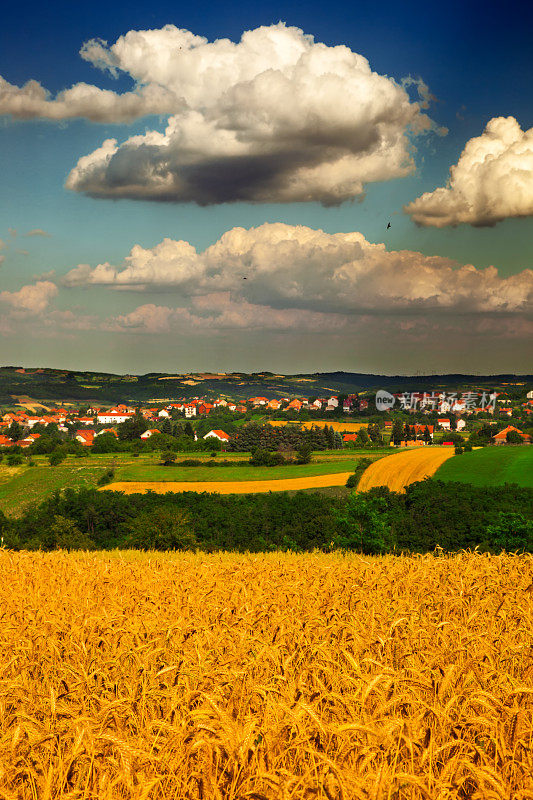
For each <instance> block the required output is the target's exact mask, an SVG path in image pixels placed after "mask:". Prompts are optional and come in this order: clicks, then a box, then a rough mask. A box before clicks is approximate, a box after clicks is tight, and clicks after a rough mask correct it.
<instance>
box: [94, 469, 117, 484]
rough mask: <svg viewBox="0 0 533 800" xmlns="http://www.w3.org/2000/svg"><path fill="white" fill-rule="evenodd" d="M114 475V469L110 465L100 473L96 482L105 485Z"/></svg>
mask: <svg viewBox="0 0 533 800" xmlns="http://www.w3.org/2000/svg"><path fill="white" fill-rule="evenodd" d="M114 477H115V469H114V467H110V468H109V469H106V471H105V472H104V473H103V474H102V475H100V477H99V478H98V480H97V484H98V486H105V484H106V483H111V481H112V480H113V478H114Z"/></svg>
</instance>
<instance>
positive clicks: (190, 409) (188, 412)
mask: <svg viewBox="0 0 533 800" xmlns="http://www.w3.org/2000/svg"><path fill="white" fill-rule="evenodd" d="M183 408H184V411H185V417H186V418H187V419H190V418H191V417H195V416H196V406H195V405H192V403H191V404H190V405H186V406H184V407H183Z"/></svg>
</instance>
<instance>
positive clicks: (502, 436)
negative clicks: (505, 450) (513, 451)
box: [492, 425, 531, 444]
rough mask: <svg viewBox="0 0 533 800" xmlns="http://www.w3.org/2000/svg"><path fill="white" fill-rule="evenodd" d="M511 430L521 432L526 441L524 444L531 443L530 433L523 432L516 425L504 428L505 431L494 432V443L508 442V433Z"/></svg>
mask: <svg viewBox="0 0 533 800" xmlns="http://www.w3.org/2000/svg"><path fill="white" fill-rule="evenodd" d="M511 431H516V432H517V433H518V434H520V436H521V437H522V439H523V441H524V444H530V443H531V436H530V435H529V433H522V431H521V430H519V429H518V428H515V427H514V425H508V426H507V427H506V428H504V429H503V431H500V432H499V433H495V434H494V436H493V437H492V440H493V442H494V444H507V434H508V433H510V432H511Z"/></svg>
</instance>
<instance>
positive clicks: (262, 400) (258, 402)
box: [248, 397, 268, 406]
mask: <svg viewBox="0 0 533 800" xmlns="http://www.w3.org/2000/svg"><path fill="white" fill-rule="evenodd" d="M248 402H249V403H253V405H254V406H266V404H267V403H268V397H250V399H249V401H248Z"/></svg>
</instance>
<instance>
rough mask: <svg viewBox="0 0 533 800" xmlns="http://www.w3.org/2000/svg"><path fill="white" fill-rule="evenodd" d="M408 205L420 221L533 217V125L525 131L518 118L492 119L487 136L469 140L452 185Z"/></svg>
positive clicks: (448, 222) (452, 172) (436, 223)
mask: <svg viewBox="0 0 533 800" xmlns="http://www.w3.org/2000/svg"><path fill="white" fill-rule="evenodd" d="M404 210H405V211H406V213H407V214H410V215H411V217H412V218H413V220H414V221H415V222H416V223H417V225H425V226H430V225H432V226H434V227H436V228H443V227H445V226H446V225H459V224H460V223H469V224H471V225H476V226H491V225H496V223H498V222H501V221H502V220H504V219H507V218H509V217H528V216H533V128H530V129H529V130H526V131H522V129H521V128H520V125H519V124H518V122H517V121H516V119H515V118H514V117H495V118H494V119H491V120H490V122H489V123H488V124H487V127H486V128H485V130H484V132H483V133H482V135H481V136H477V137H475V138H474V139H470V140H469V141H468V142H467V143H466V146H465V148H464V150H463V152H462V153H461V156H460V158H459V161H458V162H457V164H455V165H454V166H452V167H451V168H450V179H449V181H448V184H447V185H446V186H443V187H439V188H438V189H435V191H433V192H426V193H425V194H423V195H422V196H421V197H418V198H417V199H416V200H414V201H413V202H412V203H409V205H407V206H405V208H404Z"/></svg>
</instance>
